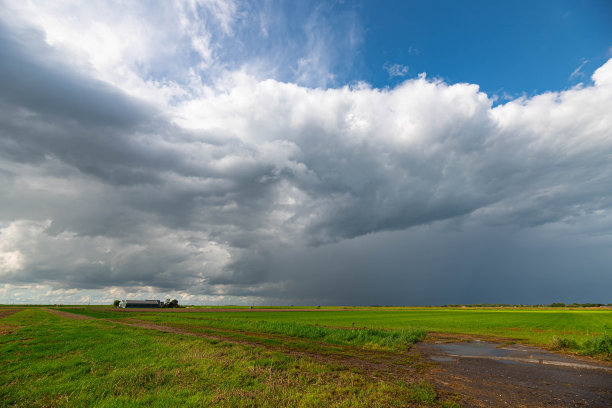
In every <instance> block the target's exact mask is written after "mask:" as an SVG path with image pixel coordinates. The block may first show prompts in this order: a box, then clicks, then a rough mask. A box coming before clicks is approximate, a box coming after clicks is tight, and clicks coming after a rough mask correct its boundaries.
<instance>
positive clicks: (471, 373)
mask: <svg viewBox="0 0 612 408" xmlns="http://www.w3.org/2000/svg"><path fill="white" fill-rule="evenodd" d="M611 326H612V311H610V310H570V309H563V310H560V309H514V308H512V309H511V308H508V309H451V308H351V307H338V308H320V309H319V308H253V309H250V308H198V307H194V308H182V309H154V310H144V309H131V310H119V309H115V308H111V307H93V306H92V307H77V306H73V307H62V308H57V307H54V308H42V307H37V308H17V307H13V308H0V365H1V366H2V367H3V370H2V372H0V406H1V407H9V406H10V407H13V406H15V407H82V406H99V407H131V406H153V407H156V406H159V407H161V406H169V405H174V406H193V407H208V406H218V407H243V406H253V407H260V406H261V407H278V406H296V407H317V406H326V407H327V406H333V407H372V406H374V407H375V406H379V407H394V406H397V407H404V406H410V407H425V406H427V407H457V406H497V405H498V404H500V403H501V402H502V401H503V402H504V403H506V402H510V403H513V404H514V405H516V406H528V407H530V406H533V407H537V406H571V405H572V404H574V403H576V401H579V400H580V401H587V402H588V405H589V406H609V404H610V403H612V395H611V394H610V387H609V384H610V383H611V381H612V365H610V364H609V363H608V361H609V359H610V354H609V349H606V347H608V346H609V341H607V340H606V339H609V337H608V336H607V330H608V327H611ZM559 339H561V340H563V342H561V343H560V342H559ZM469 340H479V341H480V340H484V341H488V342H495V343H491V345H492V347H494V349H495V350H497V351H496V353H495V354H496V355H497V354H499V351H500V350H501V349H498V347H508V345H511V344H515V343H517V344H531V345H539V346H542V347H543V348H548V349H556V351H555V353H554V354H553V353H550V352H546V353H547V354H542V353H544V351H542V353H540V351H538V350H541V349H537V350H536V351H535V352H537V353H540V354H541V355H540V354H539V355H540V357H539V358H540V364H539V365H538V364H535V365H533V364H532V363H529V361H530V358H531V354H529V356H528V357H529V358H523V357H521V355H519V354H520V353H524V350H522V349H518V348H512V347H514V346H509V347H510V349H507V348H506V349H504V350H502V351H503V352H504V353H511V357H507V358H505V359H506V362H507V361H510V362H513V364H501V363H500V362H499V361H497V360H490V359H486V358H478V359H474V358H472V357H474V356H469V355H466V356H464V357H465V358H463V357H457V356H448V355H442V354H440V353H441V351H440V349H438V348H436V347H438V344H439V343H444V344H451V343H452V344H451V345H453V344H457V343H458V342H464V341H469ZM596 340H597V341H596ZM606 341H607V342H606ZM448 342H451V343H448ZM470 344H471V343H470ZM475 344H476V345H481V344H482V345H487V344H489V343H486V344H485V343H475ZM600 346H601V347H600ZM521 347H522V346H521ZM526 347H529V346H526ZM533 350H535V349H533ZM533 350H532V349H527V351H528V352H529V353H533V352H534V351H533ZM512 353H513V354H512ZM560 353H561V354H560ZM584 355H588V356H584ZM516 356H518V357H516ZM566 356H572V357H566ZM521 359H522V360H521ZM542 359H544V360H545V361H548V360H550V361H551V362H552V363H554V364H555V366H550V367H549V366H545V365H542ZM546 359H548V360H546ZM523 366H524V367H523ZM521 370H523V371H521ZM483 372H488V373H489V375H487V376H483V375H482V373H483ZM555 384H559V386H558V387H557V386H556V385H555ZM561 385H562V387H561ZM521 387H527V388H526V389H528V390H529V392H528V393H525V392H523V391H521ZM559 387H561V388H559ZM487 390H494V391H495V392H493V393H488V392H487ZM555 404H557V405H555Z"/></svg>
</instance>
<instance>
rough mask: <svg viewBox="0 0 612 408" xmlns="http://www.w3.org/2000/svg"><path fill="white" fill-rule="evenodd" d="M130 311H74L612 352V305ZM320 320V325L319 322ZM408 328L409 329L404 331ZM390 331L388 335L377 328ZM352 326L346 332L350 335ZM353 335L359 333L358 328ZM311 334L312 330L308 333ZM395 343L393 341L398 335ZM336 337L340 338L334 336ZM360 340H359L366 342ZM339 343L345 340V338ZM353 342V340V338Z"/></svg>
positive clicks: (193, 323)
mask: <svg viewBox="0 0 612 408" xmlns="http://www.w3.org/2000/svg"><path fill="white" fill-rule="evenodd" d="M188 310H189V311H183V312H180V313H164V312H130V313H118V312H115V311H113V309H110V308H109V309H98V310H93V309H83V308H81V309H73V310H72V311H73V312H75V313H83V314H89V315H91V316H97V317H103V316H106V317H114V318H121V317H132V318H138V319H142V320H147V321H151V322H155V323H158V324H165V325H172V326H176V327H185V326H189V327H193V328H199V330H206V328H215V327H216V328H225V329H233V330H252V331H263V332H269V333H276V334H286V335H289V336H300V335H301V334H300V328H303V329H304V330H313V331H314V332H317V333H319V332H321V331H322V330H324V329H323V328H322V326H325V327H342V328H351V329H352V328H366V330H361V331H355V332H356V333H357V332H362V333H363V334H365V333H367V331H368V330H370V331H372V332H373V333H374V334H375V337H378V340H377V341H375V342H371V343H370V345H376V344H377V345H380V346H390V347H394V346H401V345H402V344H404V343H405V339H407V338H410V337H412V336H417V337H418V336H419V335H420V334H419V333H420V332H419V331H418V330H416V331H415V330H414V328H418V329H421V330H423V331H425V332H435V333H455V334H459V333H460V334H470V335H474V336H493V337H500V338H505V339H510V340H513V341H517V342H524V343H530V344H534V345H540V346H544V347H549V348H557V349H569V350H573V351H575V352H580V353H584V354H589V355H600V356H603V357H607V358H611V357H612V337H610V331H611V330H612V311H611V310H592V309H587V310H584V309H558V308H554V309H553V308H550V309H539V308H538V309H533V308H527V309H515V308H508V309H503V308H502V309H451V308H403V309H400V308H375V309H372V308H370V309H346V310H326V311H320V312H319V311H310V312H305V311H292V312H273V311H272V312H258V311H256V310H249V311H245V312H233V313H223V312H198V309H193V310H194V311H193V312H191V309H188ZM315 325H319V327H317V326H315ZM403 330H406V331H405V332H404V334H402V335H399V333H402V331H403ZM384 331H389V332H388V337H384V336H379V335H378V333H376V332H384ZM350 333H351V332H350V331H349V332H345V334H346V335H349V336H351V334H350ZM353 335H354V334H353ZM304 336H305V337H308V335H307V334H306V335H304ZM396 340H397V342H396V343H394V341H396ZM329 341H331V342H334V341H335V340H334V339H333V338H330V340H329ZM367 343H368V341H367V340H366V341H357V342H355V343H354V344H359V345H363V344H367ZM340 344H343V343H341V342H340ZM349 344H350V343H349Z"/></svg>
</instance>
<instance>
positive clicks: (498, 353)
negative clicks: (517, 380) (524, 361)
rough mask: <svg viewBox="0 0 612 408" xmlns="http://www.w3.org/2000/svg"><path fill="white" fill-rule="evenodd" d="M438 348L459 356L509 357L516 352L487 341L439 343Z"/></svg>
mask: <svg viewBox="0 0 612 408" xmlns="http://www.w3.org/2000/svg"><path fill="white" fill-rule="evenodd" d="M436 348H437V349H439V350H441V351H443V352H444V353H446V354H450V355H454V356H459V357H509V356H511V355H513V354H516V351H515V350H510V349H505V348H499V344H494V343H486V342H470V343H448V344H437V345H436Z"/></svg>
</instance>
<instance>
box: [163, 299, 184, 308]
mask: <svg viewBox="0 0 612 408" xmlns="http://www.w3.org/2000/svg"><path fill="white" fill-rule="evenodd" d="M162 307H170V308H172V307H180V306H179V303H178V300H176V299H172V300H170V298H168V299H166V301H165V302H164V303H163V304H162Z"/></svg>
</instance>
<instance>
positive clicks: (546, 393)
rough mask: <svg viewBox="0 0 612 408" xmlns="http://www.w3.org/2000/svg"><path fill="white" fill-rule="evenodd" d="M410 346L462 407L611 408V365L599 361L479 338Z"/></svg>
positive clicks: (437, 381) (433, 378)
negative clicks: (430, 366)
mask: <svg viewBox="0 0 612 408" xmlns="http://www.w3.org/2000/svg"><path fill="white" fill-rule="evenodd" d="M415 348H416V350H417V351H419V352H420V353H421V354H422V355H423V356H425V358H426V359H428V360H430V361H432V362H435V364H436V367H434V369H433V370H432V372H431V376H432V380H433V381H434V382H436V383H437V384H438V386H439V387H441V388H442V389H445V390H447V391H450V392H454V393H457V394H459V395H460V396H461V397H462V400H461V401H460V402H461V405H462V406H465V407H606V408H609V407H612V365H609V364H605V363H603V362H601V363H600V362H593V361H589V360H586V359H577V358H573V357H570V356H565V355H560V354H556V353H551V352H549V351H546V350H542V349H539V348H536V347H529V346H520V345H511V346H505V345H502V344H498V343H489V342H480V341H472V342H462V343H424V344H419V345H417V346H416V347H415Z"/></svg>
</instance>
